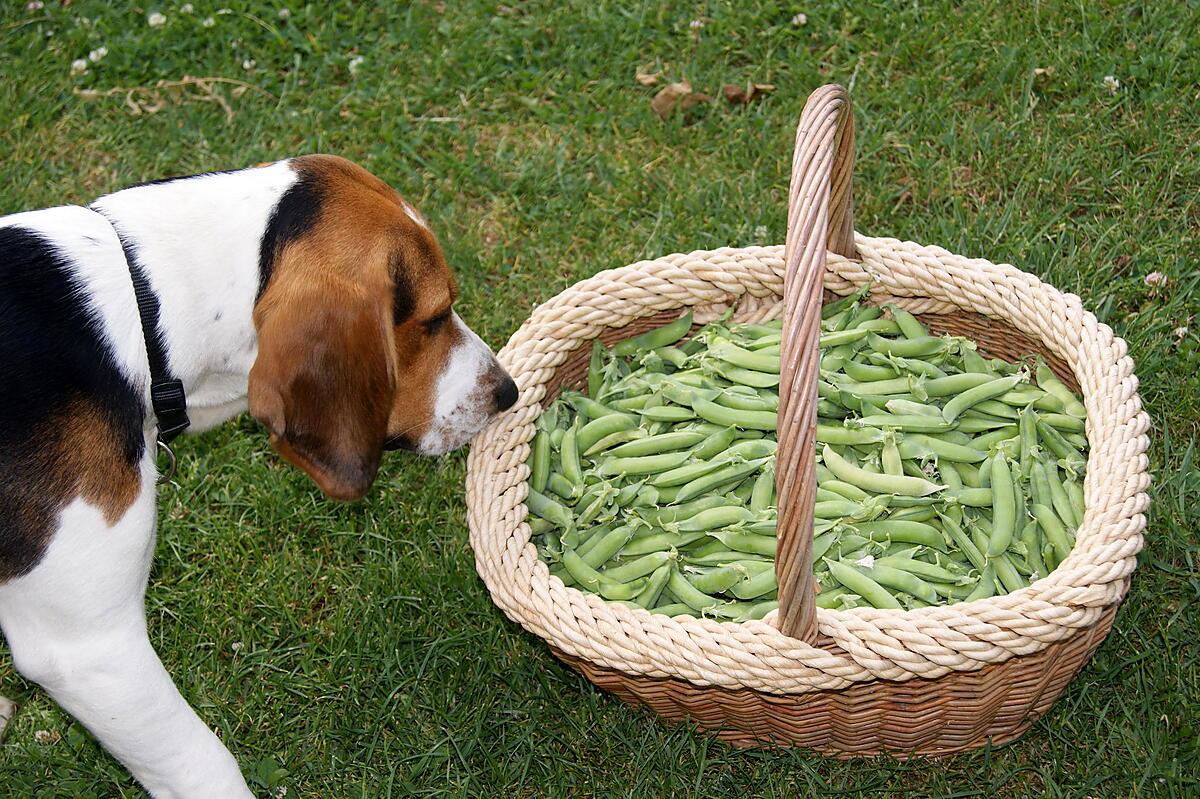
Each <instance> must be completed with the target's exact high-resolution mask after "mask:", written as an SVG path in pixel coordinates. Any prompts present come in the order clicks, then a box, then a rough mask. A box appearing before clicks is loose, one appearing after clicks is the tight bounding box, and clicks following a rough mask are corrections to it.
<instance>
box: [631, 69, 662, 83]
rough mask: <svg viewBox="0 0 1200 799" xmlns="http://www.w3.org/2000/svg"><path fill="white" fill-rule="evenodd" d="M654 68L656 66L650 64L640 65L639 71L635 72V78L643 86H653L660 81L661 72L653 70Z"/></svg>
mask: <svg viewBox="0 0 1200 799" xmlns="http://www.w3.org/2000/svg"><path fill="white" fill-rule="evenodd" d="M652 69H654V67H653V66H652V65H649V64H647V65H646V66H644V67H638V69H637V72H635V73H634V74H633V78H634V80H636V81H637V82H638V83H640V84H642V85H643V86H653V85H654V84H656V83H658V79H659V77H660V74H659V73H658V72H652V71H651V70H652Z"/></svg>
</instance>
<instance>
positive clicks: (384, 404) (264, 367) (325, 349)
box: [250, 156, 457, 499]
mask: <svg viewBox="0 0 1200 799" xmlns="http://www.w3.org/2000/svg"><path fill="white" fill-rule="evenodd" d="M293 164H294V165H295V168H296V170H297V172H298V174H299V176H300V180H302V181H307V182H310V183H311V184H312V185H313V186H314V187H315V191H316V194H317V195H318V196H319V197H320V209H319V212H318V213H317V214H316V217H315V221H314V223H313V224H312V225H311V227H309V229H308V230H306V231H304V232H303V233H302V234H300V235H298V236H296V237H294V238H293V239H292V240H291V241H288V242H285V243H283V244H282V246H281V248H280V250H279V253H278V256H277V259H276V263H275V264H274V266H273V269H272V271H271V278H270V282H269V283H268V285H267V287H266V290H265V291H264V292H263V295H262V297H261V299H260V300H259V302H258V304H257V305H256V306H255V309H254V321H255V326H256V328H257V329H258V336H259V354H258V358H257V360H256V362H255V364H254V368H253V369H252V370H251V372H250V410H251V412H252V413H253V414H254V415H255V416H256V417H257V418H258V419H259V420H260V421H262V422H263V423H264V424H266V425H267V427H268V429H269V430H270V431H271V434H272V435H271V440H272V443H273V444H274V446H275V447H276V449H278V450H279V452H280V453H281V454H282V455H283V456H284V457H285V458H287V459H288V460H290V461H292V462H293V463H295V464H296V465H297V466H299V467H300V468H302V469H304V470H305V471H306V472H308V474H309V475H310V476H311V477H312V478H313V479H314V480H315V481H316V482H317V484H318V485H319V486H320V487H321V488H322V490H324V491H325V492H326V493H328V494H330V495H331V496H333V497H335V498H340V499H355V498H357V497H359V496H362V494H363V493H365V491H366V490H367V488H368V487H369V486H370V483H371V481H372V480H373V479H374V476H375V471H376V469H377V468H378V464H379V458H380V456H381V454H382V451H383V448H384V445H385V444H386V443H387V442H388V441H389V440H391V439H394V438H396V437H398V436H406V437H409V438H419V436H420V435H421V434H422V433H423V431H424V430H425V428H427V427H428V425H429V423H430V421H431V420H432V413H433V404H434V397H433V392H434V390H435V387H436V384H437V378H438V375H439V374H440V372H441V369H442V366H443V365H444V364H445V362H446V358H447V356H448V353H449V349H450V347H451V346H452V344H453V343H454V339H455V336H456V335H457V333H456V331H454V327H453V325H450V324H448V323H447V324H439V323H437V321H436V320H437V319H438V318H439V317H441V316H443V315H445V314H446V313H448V311H449V309H450V305H451V303H452V302H453V300H454V295H455V285H454V280H453V277H452V276H451V274H450V270H449V269H448V268H447V266H446V263H445V259H444V258H443V256H442V253H441V249H440V248H439V246H438V244H437V241H436V240H435V239H434V237H433V234H432V233H431V232H430V231H429V230H428V229H427V228H425V227H424V226H423V225H420V224H418V223H417V222H416V221H414V220H413V219H412V218H411V217H410V216H409V215H408V214H407V213H406V212H405V205H404V201H403V200H402V199H401V198H400V195H399V194H397V193H396V192H395V191H394V190H393V189H392V188H391V187H389V186H388V185H387V184H386V183H384V182H383V181H382V180H380V179H379V178H377V177H375V176H374V175H372V174H371V173H369V172H367V171H366V170H365V169H363V168H362V167H359V166H357V165H355V164H353V163H351V162H349V161H346V160H345V159H342V158H337V157H334V156H304V157H301V158H297V159H295V160H294V162H293Z"/></svg>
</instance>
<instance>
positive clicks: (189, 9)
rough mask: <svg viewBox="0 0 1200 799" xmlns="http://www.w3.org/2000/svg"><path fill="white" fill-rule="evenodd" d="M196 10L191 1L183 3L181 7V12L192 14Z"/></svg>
mask: <svg viewBox="0 0 1200 799" xmlns="http://www.w3.org/2000/svg"><path fill="white" fill-rule="evenodd" d="M195 10H196V9H195V8H194V7H193V6H192V4H191V3H184V4H183V5H181V6H180V7H179V13H181V14H190V13H192V12H193V11H195Z"/></svg>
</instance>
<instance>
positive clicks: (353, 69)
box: [346, 55, 367, 75]
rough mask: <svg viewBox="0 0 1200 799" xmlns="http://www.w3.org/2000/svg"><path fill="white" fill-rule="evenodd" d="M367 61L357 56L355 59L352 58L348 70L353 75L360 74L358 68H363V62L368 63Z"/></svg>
mask: <svg viewBox="0 0 1200 799" xmlns="http://www.w3.org/2000/svg"><path fill="white" fill-rule="evenodd" d="M366 60H367V59H366V58H364V57H363V56H360V55H356V56H354V58H351V59H350V61H349V62H348V63H347V64H346V69H348V70H350V74H351V75H354V74H356V73H357V72H358V68H359V67H360V66H362V62H363V61H366Z"/></svg>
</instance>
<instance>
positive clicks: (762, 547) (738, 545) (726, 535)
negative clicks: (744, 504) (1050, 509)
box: [701, 530, 776, 558]
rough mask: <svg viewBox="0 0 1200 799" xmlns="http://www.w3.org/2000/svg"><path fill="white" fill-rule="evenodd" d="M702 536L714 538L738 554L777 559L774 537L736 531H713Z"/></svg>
mask: <svg viewBox="0 0 1200 799" xmlns="http://www.w3.org/2000/svg"><path fill="white" fill-rule="evenodd" d="M701 535H709V536H712V537H713V538H715V539H717V540H718V541H720V542H721V543H723V544H725V546H727V547H729V548H730V549H732V550H734V551H736V552H745V553H748V554H751V555H766V556H768V557H772V558H773V557H775V548H776V542H775V537H774V536H767V535H757V534H756V533H746V532H738V531H734V530H711V531H709V532H708V533H706V534H705V533H702V534H701Z"/></svg>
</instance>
